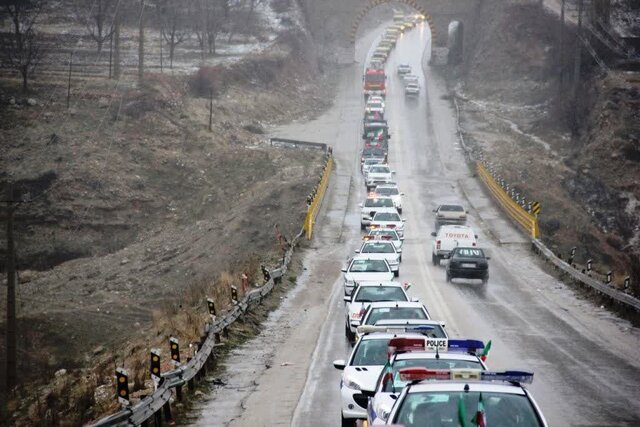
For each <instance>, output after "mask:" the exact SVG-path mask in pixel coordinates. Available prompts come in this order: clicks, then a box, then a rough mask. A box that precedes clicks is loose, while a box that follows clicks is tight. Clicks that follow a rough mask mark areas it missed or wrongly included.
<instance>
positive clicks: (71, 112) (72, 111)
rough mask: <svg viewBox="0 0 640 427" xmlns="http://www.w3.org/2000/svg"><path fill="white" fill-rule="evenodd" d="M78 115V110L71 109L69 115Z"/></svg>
mask: <svg viewBox="0 0 640 427" xmlns="http://www.w3.org/2000/svg"><path fill="white" fill-rule="evenodd" d="M76 114H78V110H76V109H75V108H69V115H71V116H75V115H76Z"/></svg>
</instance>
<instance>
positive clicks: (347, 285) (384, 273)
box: [342, 254, 393, 295]
mask: <svg viewBox="0 0 640 427" xmlns="http://www.w3.org/2000/svg"><path fill="white" fill-rule="evenodd" d="M342 273H343V281H344V294H345V295H351V292H353V288H354V287H355V284H356V283H359V282H388V281H389V280H392V279H393V271H391V267H389V263H387V261H385V260H383V259H371V258H370V257H369V256H367V255H366V254H364V255H356V256H355V257H353V258H352V259H351V261H350V262H349V265H348V266H347V267H345V268H343V269H342Z"/></svg>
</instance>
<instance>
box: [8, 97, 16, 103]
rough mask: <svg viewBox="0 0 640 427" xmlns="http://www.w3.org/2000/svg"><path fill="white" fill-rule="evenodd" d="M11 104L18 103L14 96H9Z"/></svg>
mask: <svg viewBox="0 0 640 427" xmlns="http://www.w3.org/2000/svg"><path fill="white" fill-rule="evenodd" d="M9 104H10V105H16V99H15V98H14V97H13V96H12V97H11V98H9Z"/></svg>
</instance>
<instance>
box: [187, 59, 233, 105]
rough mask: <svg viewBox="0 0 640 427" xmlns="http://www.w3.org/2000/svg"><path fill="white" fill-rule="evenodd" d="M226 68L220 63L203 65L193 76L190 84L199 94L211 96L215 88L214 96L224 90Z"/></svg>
mask: <svg viewBox="0 0 640 427" xmlns="http://www.w3.org/2000/svg"><path fill="white" fill-rule="evenodd" d="M225 72H226V69H225V68H224V67H222V66H220V65H216V66H207V65H205V66H201V67H200V68H199V69H198V71H196V73H195V74H194V75H193V77H191V80H190V81H189V86H190V87H191V90H192V91H193V93H194V94H196V95H197V96H207V97H208V96H209V94H210V93H211V91H212V90H213V96H217V95H219V94H220V93H221V92H223V90H224V80H225V79H224V75H225Z"/></svg>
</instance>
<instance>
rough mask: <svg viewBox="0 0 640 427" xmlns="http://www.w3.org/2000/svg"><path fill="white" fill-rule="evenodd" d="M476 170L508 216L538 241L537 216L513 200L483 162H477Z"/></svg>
mask: <svg viewBox="0 0 640 427" xmlns="http://www.w3.org/2000/svg"><path fill="white" fill-rule="evenodd" d="M476 170H477V172H478V176H479V177H480V179H481V180H482V182H484V183H485V185H486V186H487V189H489V192H490V193H491V195H493V197H494V198H495V199H496V200H497V202H498V203H499V204H500V206H502V209H503V210H504V211H505V212H506V213H507V215H509V216H510V217H511V219H513V220H514V221H515V222H516V223H517V224H518V225H520V226H521V227H522V228H523V229H524V230H525V231H526V232H527V233H529V234H530V235H531V237H532V238H534V239H537V238H538V237H540V229H539V227H538V218H537V217H536V215H534V214H532V213H529V212H528V211H527V210H526V209H525V208H524V207H523V206H521V205H519V204H518V203H517V202H516V201H515V200H513V198H512V196H511V195H509V193H508V192H507V190H505V189H503V188H502V186H501V185H500V183H498V182H497V181H496V180H495V179H494V177H493V176H492V174H491V172H489V170H488V169H487V167H486V166H485V165H484V164H483V163H482V162H480V161H476Z"/></svg>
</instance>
